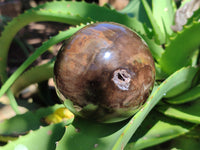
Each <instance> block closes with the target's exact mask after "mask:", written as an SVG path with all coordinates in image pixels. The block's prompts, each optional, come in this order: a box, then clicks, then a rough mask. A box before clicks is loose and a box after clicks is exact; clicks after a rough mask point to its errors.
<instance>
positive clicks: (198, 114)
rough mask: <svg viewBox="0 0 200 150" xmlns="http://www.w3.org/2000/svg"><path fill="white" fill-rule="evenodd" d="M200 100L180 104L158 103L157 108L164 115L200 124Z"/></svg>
mask: <svg viewBox="0 0 200 150" xmlns="http://www.w3.org/2000/svg"><path fill="white" fill-rule="evenodd" d="M199 106H200V100H196V101H193V102H191V103H187V104H182V105H159V106H158V108H157V109H158V110H159V111H160V112H162V113H163V114H165V115H166V116H169V117H173V118H177V119H180V120H183V121H188V122H191V123H196V124H200V111H199Z"/></svg>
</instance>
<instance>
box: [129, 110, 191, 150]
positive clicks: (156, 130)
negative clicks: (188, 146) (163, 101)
mask: <svg viewBox="0 0 200 150" xmlns="http://www.w3.org/2000/svg"><path fill="white" fill-rule="evenodd" d="M193 126H194V125H193V124H190V123H184V122H182V121H179V120H177V119H172V118H169V117H165V116H164V115H162V114H161V113H159V112H157V111H155V110H154V111H152V112H151V113H150V114H149V115H148V116H147V118H146V119H145V120H144V122H143V123H142V125H141V126H140V127H139V128H138V130H137V131H136V132H135V134H134V135H133V137H132V138H131V140H130V141H129V143H128V144H127V146H126V147H125V150H133V149H134V150H139V149H144V148H147V147H150V146H154V145H158V144H160V143H163V142H166V141H168V140H170V139H174V138H175V137H178V136H180V135H183V134H185V133H187V132H189V131H190V129H191V128H192V127H193Z"/></svg>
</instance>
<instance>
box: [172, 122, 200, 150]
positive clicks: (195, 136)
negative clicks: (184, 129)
mask: <svg viewBox="0 0 200 150" xmlns="http://www.w3.org/2000/svg"><path fill="white" fill-rule="evenodd" d="M199 133H200V126H197V127H195V128H194V129H192V130H191V131H190V132H189V133H186V134H185V135H183V136H180V137H178V138H176V139H174V140H172V141H170V144H169V145H170V147H176V148H177V149H182V150H198V149H199V147H200V142H199V140H200V135H199Z"/></svg>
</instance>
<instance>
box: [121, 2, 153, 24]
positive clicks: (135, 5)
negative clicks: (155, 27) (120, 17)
mask: <svg viewBox="0 0 200 150" xmlns="http://www.w3.org/2000/svg"><path fill="white" fill-rule="evenodd" d="M151 1H152V0H147V2H148V3H149V4H151ZM119 12H120V13H123V14H127V15H128V16H130V17H135V18H136V19H137V20H139V21H140V22H142V23H144V24H146V25H147V26H148V27H151V24H150V22H149V19H148V17H147V14H146V12H145V9H144V6H143V4H142V2H141V0H130V1H129V4H128V5H127V6H126V7H125V8H124V9H122V10H120V11H119Z"/></svg>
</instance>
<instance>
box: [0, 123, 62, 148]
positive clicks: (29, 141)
mask: <svg viewBox="0 0 200 150" xmlns="http://www.w3.org/2000/svg"><path fill="white" fill-rule="evenodd" d="M64 132H65V124H63V123H59V124H52V125H49V126H47V127H40V128H39V129H38V130H36V131H30V132H29V133H28V134H27V135H25V136H20V137H19V138H18V139H17V140H15V141H11V142H9V143H8V144H7V145H6V146H3V147H1V150H55V148H56V142H57V141H58V140H60V139H61V138H62V136H63V134H64Z"/></svg>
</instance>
